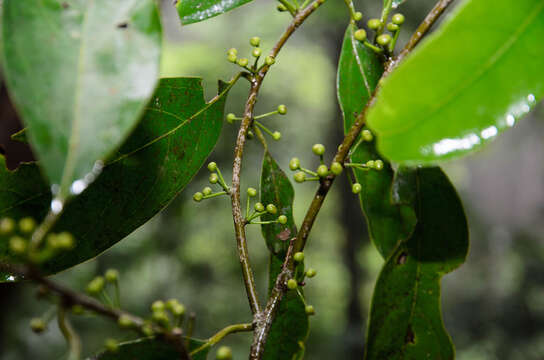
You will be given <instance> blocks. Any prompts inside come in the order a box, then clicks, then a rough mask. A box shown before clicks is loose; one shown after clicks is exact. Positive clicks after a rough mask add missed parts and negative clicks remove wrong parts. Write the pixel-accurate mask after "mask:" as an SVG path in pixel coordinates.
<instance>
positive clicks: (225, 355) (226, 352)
mask: <svg viewBox="0 0 544 360" xmlns="http://www.w3.org/2000/svg"><path fill="white" fill-rule="evenodd" d="M215 358H216V359H217V360H231V359H232V350H231V349H230V347H228V346H221V347H220V348H219V349H217V353H216V354H215Z"/></svg>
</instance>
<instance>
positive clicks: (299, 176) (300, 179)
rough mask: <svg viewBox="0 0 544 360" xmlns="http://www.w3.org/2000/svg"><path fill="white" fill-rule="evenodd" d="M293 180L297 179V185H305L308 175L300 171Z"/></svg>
mask: <svg viewBox="0 0 544 360" xmlns="http://www.w3.org/2000/svg"><path fill="white" fill-rule="evenodd" d="M293 178H294V179H295V181H296V182H297V183H303V182H304V181H306V174H305V173H303V172H302V171H299V172H297V173H295V175H294V176H293Z"/></svg>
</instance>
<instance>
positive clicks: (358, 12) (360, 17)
mask: <svg viewBox="0 0 544 360" xmlns="http://www.w3.org/2000/svg"><path fill="white" fill-rule="evenodd" d="M362 18H363V13H362V12H360V11H357V12H356V13H355V14H353V20H355V21H359V20H361V19H362Z"/></svg>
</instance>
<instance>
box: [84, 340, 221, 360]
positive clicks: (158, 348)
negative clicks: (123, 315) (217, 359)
mask: <svg viewBox="0 0 544 360" xmlns="http://www.w3.org/2000/svg"><path fill="white" fill-rule="evenodd" d="M204 343H205V342H204V341H202V340H196V339H189V346H188V350H189V351H192V350H195V349H197V348H198V347H200V346H201V345H203V344H204ZM209 349H210V348H206V349H204V350H202V351H199V352H198V353H196V354H195V355H194V356H193V357H192V359H193V360H206V358H207V357H208V351H209ZM179 358H180V355H179V353H178V352H177V351H176V349H175V348H174V347H173V345H170V344H168V343H166V342H163V341H160V340H158V339H152V338H148V339H138V340H134V341H129V342H126V343H122V344H120V345H119V350H118V351H117V352H103V353H100V354H98V355H96V356H94V357H93V358H92V359H91V360H136V359H137V360H177V359H179Z"/></svg>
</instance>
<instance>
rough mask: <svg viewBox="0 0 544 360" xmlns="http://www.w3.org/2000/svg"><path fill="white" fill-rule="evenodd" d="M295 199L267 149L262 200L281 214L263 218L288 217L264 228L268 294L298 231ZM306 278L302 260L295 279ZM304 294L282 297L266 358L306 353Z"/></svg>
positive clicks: (306, 329) (300, 292) (263, 218)
mask: <svg viewBox="0 0 544 360" xmlns="http://www.w3.org/2000/svg"><path fill="white" fill-rule="evenodd" d="M293 201H294V190H293V186H292V185H291V182H290V181H289V179H288V178H287V176H286V175H285V173H284V172H283V171H282V170H281V169H280V167H279V166H278V164H277V163H276V161H275V160H274V159H273V158H272V156H271V155H270V153H269V152H268V151H265V154H264V159H263V167H262V174H261V202H262V203H263V204H265V205H266V204H274V205H276V207H277V208H278V214H277V215H275V216H272V215H269V214H267V215H264V216H263V217H262V220H274V219H275V218H277V217H278V216H279V215H280V214H282V215H285V216H287V219H288V222H287V224H285V225H280V224H268V225H262V227H261V229H262V233H263V237H264V238H265V240H266V244H267V246H268V248H269V249H270V265H269V278H268V279H269V280H268V281H269V283H268V284H269V286H268V288H269V293H270V291H271V290H272V288H273V287H274V284H275V282H276V278H277V276H278V274H279V273H280V272H281V269H282V265H283V261H284V260H285V255H286V251H287V248H288V245H289V240H290V239H291V238H292V237H293V236H296V233H297V229H296V225H295V223H294V219H293ZM303 277H304V264H303V263H299V264H298V266H297V267H296V270H295V278H297V280H299V281H301V280H302V279H303ZM269 295H270V294H269ZM303 296H304V295H303V292H302V289H299V291H295V290H289V291H287V293H286V294H285V295H284V296H283V298H282V300H281V302H280V304H279V306H278V309H277V312H276V317H275V318H274V322H273V323H272V326H271V328H270V332H269V334H268V340H267V342H266V345H265V350H264V355H263V359H265V360H273V359H293V357H295V356H299V355H300V354H301V353H304V346H303V344H304V342H305V341H306V338H307V337H308V333H309V329H310V324H309V319H308V315H306V305H305V302H304V298H303Z"/></svg>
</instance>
